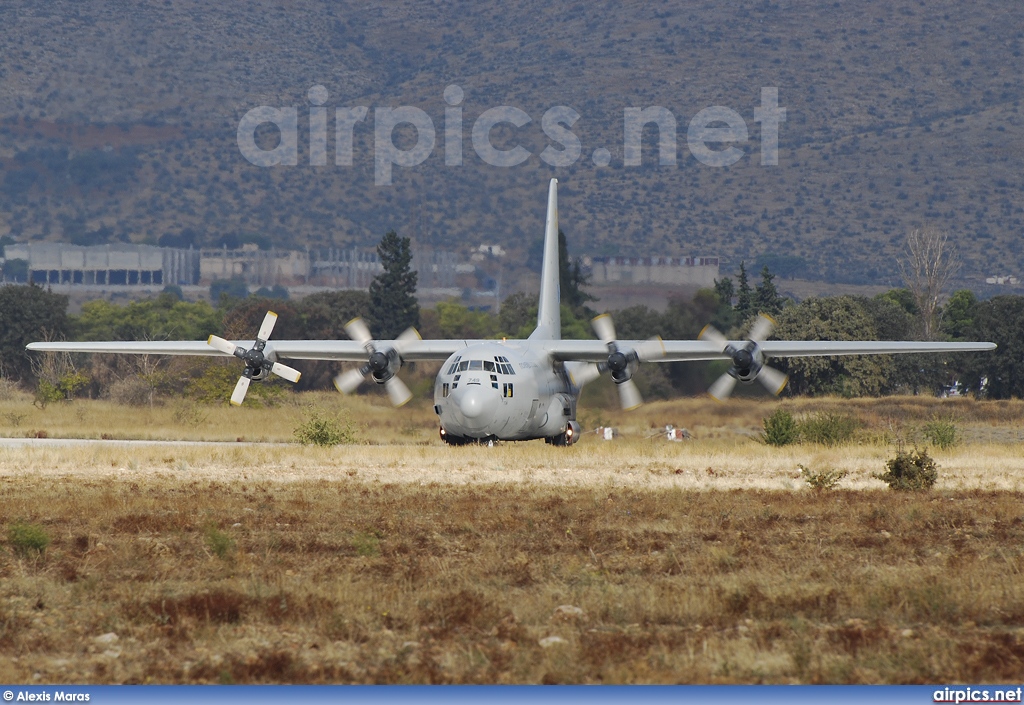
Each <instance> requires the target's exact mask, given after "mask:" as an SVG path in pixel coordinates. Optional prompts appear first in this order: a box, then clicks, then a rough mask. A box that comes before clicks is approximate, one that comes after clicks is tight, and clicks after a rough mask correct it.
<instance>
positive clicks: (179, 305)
mask: <svg viewBox="0 0 1024 705" xmlns="http://www.w3.org/2000/svg"><path fill="white" fill-rule="evenodd" d="M559 251H560V261H559V265H560V283H561V289H562V337H563V338H592V337H594V334H593V332H592V330H591V327H590V319H591V318H592V317H593V316H594V315H595V314H596V313H597V312H596V311H595V310H594V309H592V308H591V304H593V302H594V299H593V297H592V296H590V295H589V294H587V293H586V291H585V288H586V285H587V275H586V273H585V271H584V270H583V269H582V268H581V266H580V263H579V261H572V260H571V259H570V258H569V256H568V252H567V249H566V247H565V239H564V235H562V234H561V233H560V248H559ZM378 253H379V255H380V258H381V262H382V265H383V267H384V271H383V272H382V274H381V275H380V276H378V278H377V279H376V280H375V281H374V282H373V284H372V285H371V287H370V290H369V291H368V292H367V291H328V292H321V293H317V294H313V295H311V296H307V297H305V298H303V299H301V300H297V301H290V300H281V299H268V298H265V297H262V296H245V297H244V298H243V297H240V296H232V295H231V294H230V292H227V291H225V292H223V295H222V296H221V297H220V298H219V300H218V301H217V305H211V304H209V303H206V302H204V301H199V302H194V303H191V302H186V301H183V300H181V296H180V290H177V291H176V290H175V289H176V288H175V287H168V290H167V291H165V293H163V294H161V295H160V296H158V297H156V298H154V299H151V300H147V301H136V302H132V303H129V304H126V305H123V306H120V305H116V304H113V303H110V302H108V301H104V300H99V301H91V302H88V303H86V304H84V305H83V307H82V311H81V313H80V314H77V315H70V314H68V313H67V306H68V299H67V297H66V296H62V295H58V294H54V293H52V292H50V291H48V290H45V289H42V288H40V287H38V286H34V285H28V286H18V285H10V286H4V287H0V356H2V358H0V359H2V374H3V376H5V377H7V378H8V379H12V380H19V381H22V382H23V383H24V384H26V385H28V386H32V385H35V384H37V383H38V380H39V377H40V370H39V369H38V361H37V359H36V360H34V358H33V356H30V355H29V354H28V353H27V352H26V351H25V345H26V344H27V343H28V342H31V341H33V340H59V339H73V340H174V339H179V340H203V339H205V338H206V337H207V336H209V335H210V334H218V335H221V336H223V337H226V338H228V339H251V338H252V337H253V335H254V333H255V331H256V330H257V329H258V327H259V324H260V321H261V320H262V318H263V316H264V314H265V313H266V311H267V310H268V309H270V308H272V309H273V310H275V311H276V312H277V313H278V314H279V316H280V318H279V322H278V327H277V328H276V329H275V333H274V336H275V337H276V338H282V339H312V340H329V339H345V338H347V335H346V334H345V332H344V326H345V323H347V322H348V321H349V320H351V319H352V318H355V317H356V316H362V317H364V318H366V319H367V322H368V324H369V325H370V327H371V330H372V331H373V332H374V334H375V336H376V337H378V338H380V339H390V338H394V337H395V336H397V335H398V334H399V333H401V332H402V331H403V330H404V329H405V328H407V327H409V326H414V327H417V328H418V329H419V330H420V332H421V334H422V335H423V336H424V337H427V338H502V337H507V338H522V337H525V336H526V335H528V334H529V332H530V331H531V330H532V329H533V326H534V324H535V322H536V315H537V296H536V295H535V294H526V293H516V294H513V295H511V296H509V297H508V298H506V299H505V300H504V301H503V302H502V304H501V307H500V310H499V311H498V312H493V311H489V310H478V309H472V308H469V307H467V306H465V305H463V304H462V303H460V302H458V301H447V302H442V303H439V304H437V305H436V306H435V307H434V308H429V309H420V307H419V304H418V302H417V300H416V297H415V292H416V273H415V272H413V271H411V269H410V264H411V250H410V243H409V238H402V237H399V236H398V235H397V234H396V233H394V232H393V231H392V232H389V233H388V234H387V235H385V236H384V238H383V239H382V240H381V243H380V245H379V247H378ZM774 278H775V277H774V275H773V274H772V272H771V271H770V270H769V268H768V267H767V266H765V267H763V268H762V270H761V272H760V282H759V283H757V284H754V283H752V282H751V281H750V277H749V276H748V274H747V271H746V267H745V265H744V264H741V265H740V269H739V273H738V276H737V280H736V282H733V280H732V278H731V277H724V278H722V279H719V280H717V281H716V283H715V286H714V287H713V288H709V289H702V290H700V291H698V292H697V293H696V294H695V295H693V296H692V297H676V298H673V299H671V300H670V301H669V303H668V306H667V308H666V310H664V311H657V310H654V309H650V308H648V307H646V306H632V307H629V308H626V309H623V310H621V311H614V312H612V315H613V318H614V320H615V325H616V329H617V332H618V336H619V338H620V339H623V340H628V339H644V338H648V337H651V336H655V335H660V336H661V337H663V338H671V339H693V338H696V336H697V335H698V334H699V333H700V331H701V329H702V328H703V327H704V326H705V325H707V324H709V323H710V324H712V325H714V326H715V327H717V328H718V329H719V330H721V331H723V332H724V333H726V334H727V335H728V336H729V337H731V338H738V337H742V336H743V334H744V332H745V330H746V329H748V328H749V326H750V324H751V323H752V321H753V320H754V319H755V318H756V316H757V314H758V313H766V314H769V315H771V316H773V317H774V318H775V319H776V320H777V323H778V325H777V328H776V332H775V337H776V338H779V339H796V340H913V339H920V338H921V337H922V336H923V335H924V334H925V332H926V331H929V332H931V333H932V336H931V337H933V338H936V337H938V338H941V339H946V340H988V341H992V342H995V343H997V344H998V345H999V349H998V350H997V351H996V352H994V353H969V354H959V355H955V354H950V355H892V356H885V355H882V356H850V357H832V358H828V357H823V358H792V359H788V360H777V361H775V363H773V364H776V365H777V366H778V367H780V368H781V369H783V370H784V371H785V372H787V373H788V374H789V375H790V384H789V387H788V392H787V393H790V394H800V395H826V394H834V395H843V396H877V395H885V394H895V393H913V394H918V393H927V394H936V393H941V392H943V391H944V390H948V389H950V388H951V387H953V386H954V385H956V386H958V389H959V390H960V391H961V392H965V393H973V394H975V395H977V396H979V397H984V398H992V399H1006V398H1010V397H1024V375H1020V374H1017V370H1016V364H1017V363H1020V362H1021V361H1022V360H1024V297H1021V296H997V297H994V298H992V299H989V300H985V301H981V300H979V299H978V298H977V297H976V296H975V295H974V294H973V293H972V292H970V291H967V290H963V291H957V292H955V293H954V294H953V295H952V296H951V297H950V298H949V299H948V300H947V301H946V302H945V304H944V305H943V306H933V307H931V308H930V309H929V310H928V311H927V312H925V311H922V307H921V306H920V303H919V297H918V296H916V295H915V294H914V293H912V292H911V291H909V290H907V289H892V290H890V291H887V292H885V293H882V294H879V295H877V296H874V297H862V296H826V297H814V298H809V299H806V300H805V301H802V302H799V303H798V302H794V301H792V300H790V299H787V298H785V297H783V296H781V295H780V294H779V292H778V290H777V287H776V286H775V283H774ZM924 316H927V317H928V318H927V320H926V319H925V318H924ZM928 321H931V329H929V327H928V325H926V324H927V322H928ZM37 357H38V356H37ZM116 357H117V356H96V358H97V361H93V362H90V363H87V364H91V365H92V372H91V376H90V379H91V380H92V386H91V392H92V393H93V394H96V395H102V394H104V392H105V389H104V387H105V386H109V385H110V384H113V383H114V382H116V381H118V380H123V379H124V377H125V375H126V374H127V373H128V372H130V369H131V368H130V365H129V363H126V362H125V361H124V360H123V358H122V359H121V360H115V359H114V358H116ZM228 362H230V361H228ZM208 363H209V361H208V360H207V361H198V362H197V361H191V362H190V363H187V364H186V363H184V362H180V361H179V362H178V363H175V364H178V365H180V366H184V367H183V369H186V372H187V374H189V375H192V377H193V378H194V377H195V376H197V375H198V376H202V375H204V374H207V371H206V368H205V367H204V366H203V365H204V364H208ZM725 364H726V363H724V362H716V363H670V364H659V365H644V366H642V367H641V372H640V373H639V374H638V383H639V384H640V386H641V391H642V392H643V393H644V394H645V396H646V397H648V398H659V397H670V396H674V395H679V394H698V393H701V392H703V391H704V390H705V389H706V388H707V385H708V384H709V382H710V381H711V380H712V379H714V378H715V377H716V376H718V375H720V374H721V373H722V372H723V371H724V366H725ZM126 365H128V367H127V368H126ZM299 366H302V367H304V369H303V377H302V381H301V386H300V389H313V388H321V387H328V386H329V385H330V379H331V377H332V376H333V374H334V373H335V372H336V364H335V363H326V362H323V363H303V364H301V365H299ZM236 372H237V370H236ZM229 377H230V376H225V379H228V378H229ZM229 381H231V380H229ZM232 383H233V382H232ZM169 386H170V387H172V388H174V389H178V390H179V391H180V390H181V389H184V388H186V387H187V384H186V385H183V384H181V383H180V380H178V381H175V382H173V383H171V384H169Z"/></svg>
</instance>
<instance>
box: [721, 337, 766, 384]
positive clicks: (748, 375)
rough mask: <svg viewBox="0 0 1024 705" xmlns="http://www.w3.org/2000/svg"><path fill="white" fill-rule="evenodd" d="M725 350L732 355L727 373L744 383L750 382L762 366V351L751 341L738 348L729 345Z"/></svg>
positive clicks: (755, 377)
mask: <svg viewBox="0 0 1024 705" xmlns="http://www.w3.org/2000/svg"><path fill="white" fill-rule="evenodd" d="M727 352H728V353H729V354H730V355H732V367H730V368H729V374H730V375H731V376H732V377H735V378H736V379H738V380H739V381H740V382H743V383H744V384H751V383H752V382H753V381H754V380H755V379H757V375H758V374H760V372H761V368H762V367H764V353H762V352H761V349H760V348H759V347H758V346H757V343H754V342H753V341H750V342H748V343H747V344H746V345H744V346H743V347H740V348H734V347H732V346H730V347H729V349H728V350H727Z"/></svg>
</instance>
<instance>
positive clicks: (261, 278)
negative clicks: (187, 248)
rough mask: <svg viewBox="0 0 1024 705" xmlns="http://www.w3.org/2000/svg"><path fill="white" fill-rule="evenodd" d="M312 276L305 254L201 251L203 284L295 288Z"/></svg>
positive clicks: (247, 248)
mask: <svg viewBox="0 0 1024 705" xmlns="http://www.w3.org/2000/svg"><path fill="white" fill-rule="evenodd" d="M309 274H310V259H309V253H308V252H306V251H304V250H278V249H275V248H271V249H269V250H261V249H259V248H258V247H257V246H256V245H252V244H248V245H242V248H241V249H239V250H229V249H227V248H221V249H207V250H201V251H200V263H199V283H200V284H210V283H211V282H213V280H214V279H232V278H234V277H239V278H241V279H244V280H245V283H246V284H249V285H251V286H274V285H275V284H280V285H282V286H294V285H296V284H306V283H308V280H309Z"/></svg>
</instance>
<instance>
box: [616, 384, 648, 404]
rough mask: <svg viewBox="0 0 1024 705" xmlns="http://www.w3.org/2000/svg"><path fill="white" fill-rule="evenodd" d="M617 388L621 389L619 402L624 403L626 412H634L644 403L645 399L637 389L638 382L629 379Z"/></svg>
mask: <svg viewBox="0 0 1024 705" xmlns="http://www.w3.org/2000/svg"><path fill="white" fill-rule="evenodd" d="M615 386H616V387H618V388H619V401H620V402H622V408H623V410H624V411H632V410H633V409H635V408H637V407H638V406H640V405H641V404H643V403H644V398H643V397H642V396H640V390H639V389H637V388H636V382H634V381H633V380H631V379H627V380H626V381H625V382H623V383H622V384H617V385H615Z"/></svg>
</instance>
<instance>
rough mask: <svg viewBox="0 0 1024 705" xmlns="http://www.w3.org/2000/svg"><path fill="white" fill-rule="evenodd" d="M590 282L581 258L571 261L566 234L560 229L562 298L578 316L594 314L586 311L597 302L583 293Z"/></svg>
mask: <svg viewBox="0 0 1024 705" xmlns="http://www.w3.org/2000/svg"><path fill="white" fill-rule="evenodd" d="M589 282H590V275H589V274H588V273H586V272H585V271H584V270H583V265H582V263H581V262H580V260H579V258H577V259H575V260H570V259H569V246H568V244H567V243H566V240H565V233H563V232H562V229H561V228H559V229H558V287H559V290H560V293H561V297H562V303H563V304H565V305H566V306H568V307H569V308H571V309H572V310H573V311H574V312H576V313H577V315H593V312H591V311H589V310H588V309H586V306H585V305H586V304H587V303H588V302H590V301H597V299H595V298H594V297H593V296H591V295H590V294H588V293H586V292H585V291H583V287H585V286H586V285H587V284H588V283H589Z"/></svg>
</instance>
